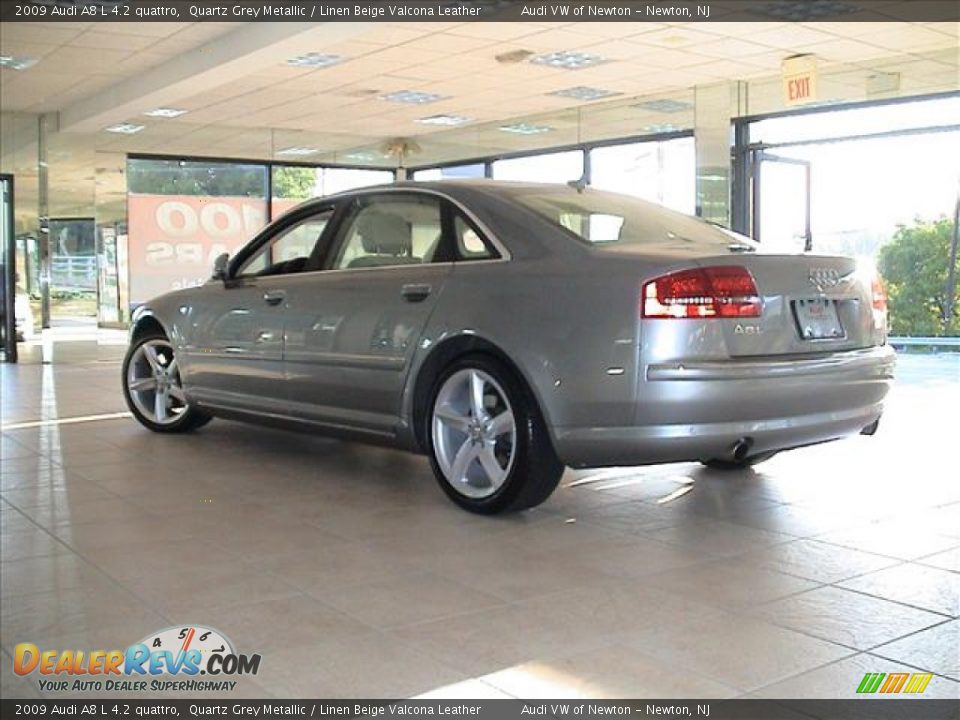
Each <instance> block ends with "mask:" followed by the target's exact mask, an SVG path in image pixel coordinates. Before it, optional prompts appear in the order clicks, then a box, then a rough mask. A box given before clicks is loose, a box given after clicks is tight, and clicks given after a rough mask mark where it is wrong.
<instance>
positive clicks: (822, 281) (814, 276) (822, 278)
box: [808, 268, 840, 292]
mask: <svg viewBox="0 0 960 720" xmlns="http://www.w3.org/2000/svg"><path fill="white" fill-rule="evenodd" d="M808 279H809V280H810V284H811V285H813V286H814V287H815V288H816V289H817V290H819V291H820V292H824V291H826V290H829V289H830V288H834V287H836V286H837V285H839V284H840V271H839V270H835V269H834V268H810V274H809V275H808Z"/></svg>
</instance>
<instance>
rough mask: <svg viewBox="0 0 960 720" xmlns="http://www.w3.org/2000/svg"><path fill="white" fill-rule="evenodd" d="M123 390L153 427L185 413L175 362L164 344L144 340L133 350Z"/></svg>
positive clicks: (165, 343)
mask: <svg viewBox="0 0 960 720" xmlns="http://www.w3.org/2000/svg"><path fill="white" fill-rule="evenodd" d="M127 389H128V390H129V391H130V398H131V399H132V400H133V403H134V404H135V405H136V407H137V410H139V411H140V412H141V413H142V414H143V415H144V417H146V418H147V419H148V420H150V421H151V422H154V423H156V424H157V425H172V424H173V423H175V422H177V420H179V419H180V417H181V416H182V415H183V413H184V412H186V410H187V398H186V395H184V393H183V385H182V383H181V381H180V370H179V368H178V367H177V359H176V358H175V357H174V354H173V346H171V345H170V343H169V342H168V341H166V340H159V339H157V340H147V341H146V342H144V343H143V344H141V345H140V346H139V347H138V348H137V349H136V350H134V353H133V357H132V358H130V363H129V365H128V367H127Z"/></svg>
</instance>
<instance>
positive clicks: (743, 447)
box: [730, 437, 753, 462]
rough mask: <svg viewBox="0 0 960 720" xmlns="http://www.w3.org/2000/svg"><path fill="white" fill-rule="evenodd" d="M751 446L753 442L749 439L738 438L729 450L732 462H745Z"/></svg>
mask: <svg viewBox="0 0 960 720" xmlns="http://www.w3.org/2000/svg"><path fill="white" fill-rule="evenodd" d="M752 446H753V440H752V439H751V438H748V437H744V438H740V439H739V440H737V441H736V442H735V443H734V444H733V447H732V448H730V457H731V459H732V460H733V461H734V462H742V461H743V460H746V458H747V455H748V454H749V452H750V448H751V447H752Z"/></svg>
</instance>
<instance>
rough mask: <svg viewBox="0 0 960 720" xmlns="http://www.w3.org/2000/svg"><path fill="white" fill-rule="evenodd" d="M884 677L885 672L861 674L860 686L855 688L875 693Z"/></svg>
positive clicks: (859, 690) (863, 691) (859, 691)
mask: <svg viewBox="0 0 960 720" xmlns="http://www.w3.org/2000/svg"><path fill="white" fill-rule="evenodd" d="M885 677H886V673H867V674H866V675H864V676H863V680H861V681H860V687H858V688H857V692H858V693H875V692H876V691H877V688H878V687H880V683H881V682H883V678H885Z"/></svg>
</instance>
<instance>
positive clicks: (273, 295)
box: [263, 290, 287, 305]
mask: <svg viewBox="0 0 960 720" xmlns="http://www.w3.org/2000/svg"><path fill="white" fill-rule="evenodd" d="M286 296H287V294H286V293H285V292H284V291H283V290H268V291H267V292H265V293H264V294H263V301H264V302H265V303H266V304H267V305H279V304H280V303H282V302H283V299H284V298H285V297H286Z"/></svg>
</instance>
